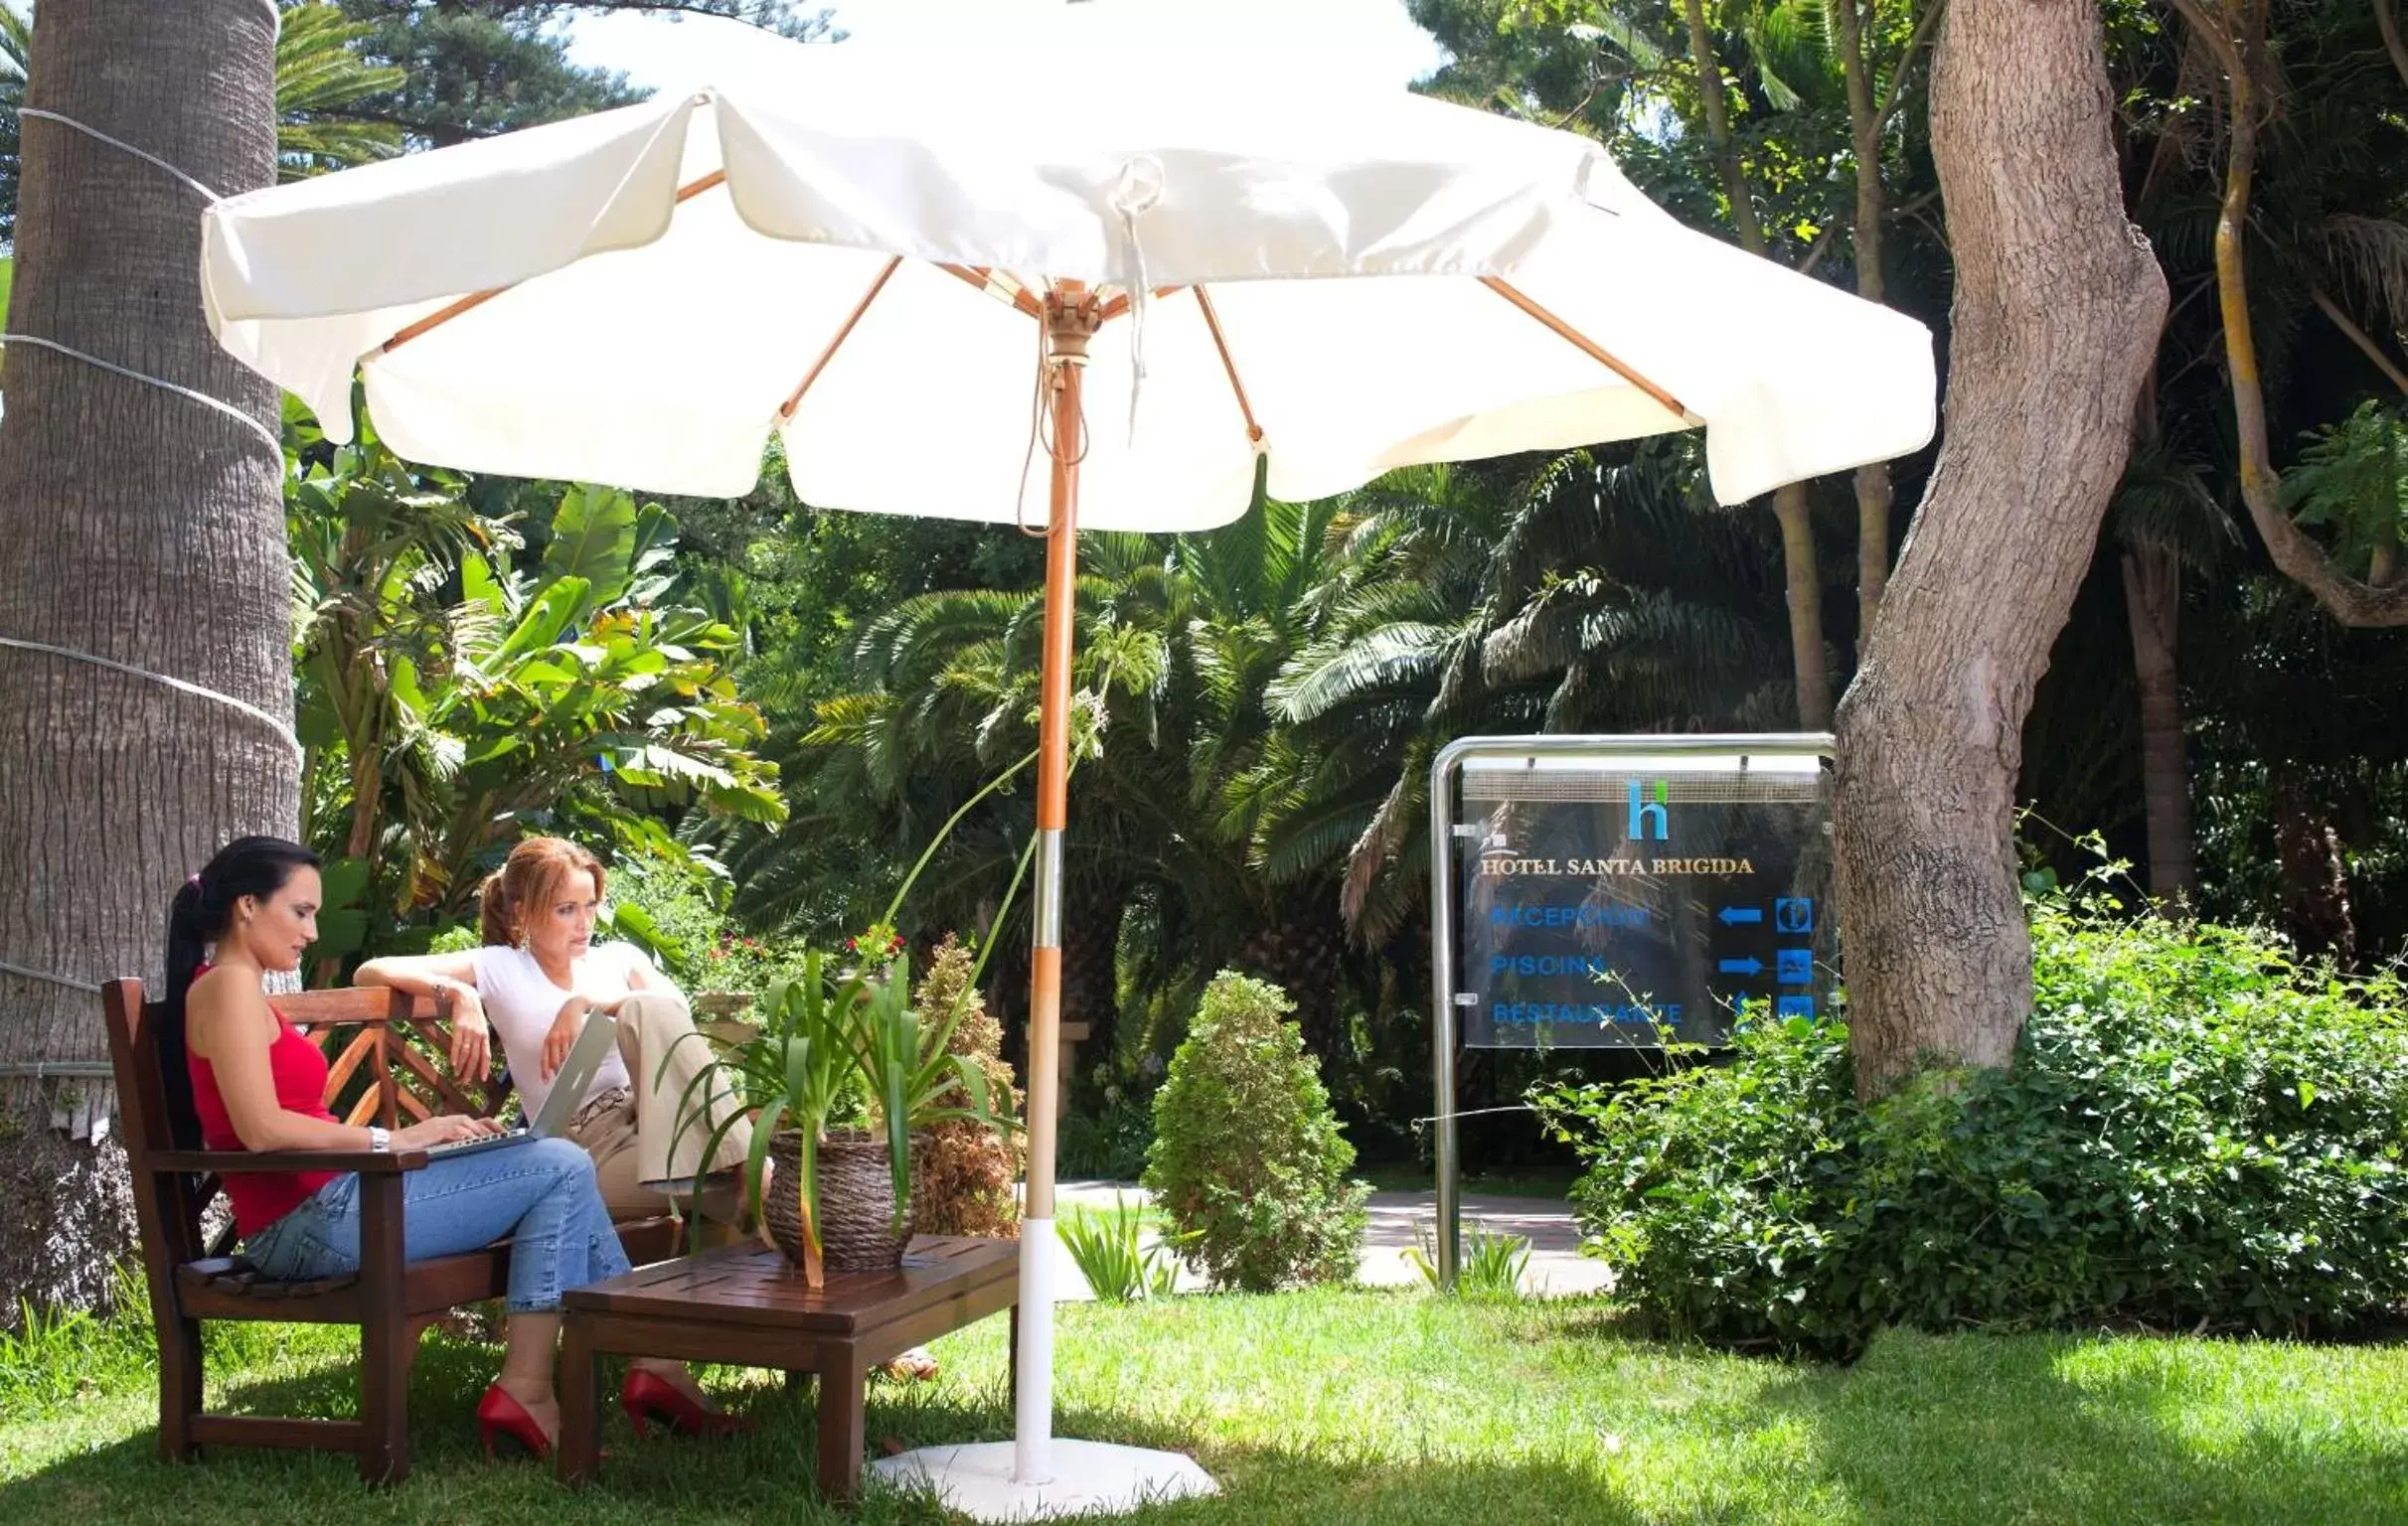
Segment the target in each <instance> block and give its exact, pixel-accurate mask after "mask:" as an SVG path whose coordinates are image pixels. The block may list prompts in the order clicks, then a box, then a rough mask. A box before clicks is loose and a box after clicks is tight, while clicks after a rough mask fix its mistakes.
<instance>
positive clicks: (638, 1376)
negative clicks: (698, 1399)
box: [619, 1367, 753, 1436]
mask: <svg viewBox="0 0 2408 1526" xmlns="http://www.w3.org/2000/svg"><path fill="white" fill-rule="evenodd" d="M619 1408H621V1409H623V1410H625V1411H626V1412H627V1418H628V1420H630V1421H632V1422H633V1423H634V1424H635V1434H636V1435H638V1436H643V1435H645V1434H647V1433H646V1430H645V1425H646V1423H647V1422H649V1421H659V1422H661V1423H662V1424H664V1425H666V1426H668V1427H669V1429H670V1430H672V1431H676V1432H679V1433H681V1434H682V1435H686V1436H733V1435H739V1434H741V1433H743V1432H747V1431H750V1430H751V1429H752V1428H753V1423H752V1421H750V1420H748V1419H746V1418H745V1417H743V1416H741V1415H730V1414H727V1413H726V1412H725V1411H723V1410H708V1409H705V1408H703V1406H701V1405H699V1404H697V1403H695V1402H694V1401H693V1400H692V1399H690V1398H688V1397H687V1396H686V1395H685V1394H683V1393H680V1392H679V1391H678V1387H677V1385H676V1384H674V1383H672V1382H670V1381H669V1380H668V1379H667V1378H664V1377H662V1376H661V1375H660V1374H659V1373H657V1372H647V1371H645V1370H644V1369H643V1368H641V1367H631V1368H629V1369H628V1370H627V1381H626V1382H624V1383H622V1384H620V1385H619Z"/></svg>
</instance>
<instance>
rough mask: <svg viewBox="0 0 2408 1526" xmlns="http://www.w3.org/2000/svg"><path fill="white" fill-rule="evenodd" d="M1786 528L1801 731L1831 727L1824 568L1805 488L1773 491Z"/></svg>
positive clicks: (1786, 579)
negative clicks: (1825, 628) (1816, 543)
mask: <svg viewBox="0 0 2408 1526" xmlns="http://www.w3.org/2000/svg"><path fill="white" fill-rule="evenodd" d="M1773 518H1774V519H1775V520H1776V521H1778V522H1779V523H1780V526H1781V576H1782V583H1783V585H1784V588H1785V590H1786V592H1787V595H1788V600H1789V650H1790V673H1791V677H1792V678H1793V679H1795V680H1796V682H1797V687H1798V728H1799V729H1800V730H1802V731H1822V730H1825V729H1827V728H1829V727H1830V725H1831V661H1830V658H1829V657H1828V655H1827V654H1826V653H1825V652H1824V650H1823V567H1822V563H1821V562H1820V561H1818V560H1817V559H1816V557H1815V517H1814V512H1813V510H1812V509H1811V508H1810V507H1809V506H1808V504H1807V498H1806V484H1805V483H1802V482H1792V483H1786V484H1784V485H1782V486H1781V487H1779V488H1776V489H1774V490H1773Z"/></svg>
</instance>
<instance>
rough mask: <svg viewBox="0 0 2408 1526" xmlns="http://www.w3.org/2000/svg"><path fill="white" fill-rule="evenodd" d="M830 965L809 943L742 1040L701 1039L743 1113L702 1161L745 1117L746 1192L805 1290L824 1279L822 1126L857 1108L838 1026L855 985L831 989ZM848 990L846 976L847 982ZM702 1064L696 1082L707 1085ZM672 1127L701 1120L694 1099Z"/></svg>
mask: <svg viewBox="0 0 2408 1526" xmlns="http://www.w3.org/2000/svg"><path fill="white" fill-rule="evenodd" d="M831 984H832V982H831V979H830V972H829V971H828V969H827V966H826V962H825V961H824V960H823V958H822V957H821V955H820V954H819V952H818V951H817V950H811V951H808V952H806V953H805V954H804V956H803V966H802V970H801V971H800V973H799V974H796V975H792V976H789V977H787V978H785V979H781V980H778V981H775V982H772V983H771V984H770V986H769V988H768V990H766V991H765V992H762V993H761V996H760V999H759V1001H758V1002H757V1003H756V1004H755V1007H754V1012H755V1016H756V1017H757V1019H758V1022H757V1026H754V1027H753V1028H752V1029H751V1030H750V1031H749V1032H747V1033H746V1034H745V1035H744V1036H743V1037H741V1038H739V1039H735V1040H733V1041H730V1040H728V1039H725V1038H720V1037H714V1038H713V1039H711V1040H708V1041H709V1042H711V1043H713V1044H714V1045H715V1047H717V1048H718V1050H719V1053H720V1070H721V1073H722V1075H723V1076H724V1078H725V1081H726V1084H728V1085H730V1086H732V1087H733V1088H734V1090H735V1093H736V1096H737V1098H738V1100H739V1102H740V1103H741V1111H740V1112H736V1113H729V1114H727V1115H726V1116H725V1117H724V1118H723V1119H722V1121H721V1123H720V1124H719V1126H718V1127H717V1128H716V1129H714V1130H713V1131H712V1134H711V1137H710V1139H709V1140H707V1141H706V1142H705V1144H704V1146H703V1154H704V1157H705V1158H710V1157H711V1155H712V1154H713V1153H714V1152H716V1151H717V1150H718V1148H719V1145H720V1142H721V1140H722V1139H723V1138H725V1136H726V1133H727V1131H728V1130H729V1129H731V1128H733V1127H734V1126H735V1120H736V1119H737V1118H741V1117H748V1118H749V1119H750V1120H751V1123H752V1148H751V1152H750V1154H749V1155H748V1156H747V1157H746V1159H745V1162H744V1187H745V1194H746V1199H747V1201H748V1203H749V1205H750V1206H751V1208H752V1209H753V1211H754V1213H755V1214H757V1215H758V1216H759V1218H760V1220H761V1222H762V1223H763V1224H765V1225H766V1226H767V1227H768V1229H769V1233H770V1237H771V1238H772V1239H774V1240H776V1241H777V1242H778V1244H779V1248H780V1249H782V1250H784V1251H785V1252H786V1254H787V1255H788V1256H789V1257H790V1258H791V1259H792V1260H793V1261H794V1263H795V1264H796V1265H797V1266H799V1267H801V1268H802V1271H803V1278H804V1280H805V1281H806V1282H807V1283H809V1284H810V1285H811V1286H812V1287H814V1288H817V1287H820V1286H822V1285H823V1284H824V1283H825V1282H826V1280H827V1267H826V1255H825V1247H824V1240H823V1236H822V1233H821V1226H820V1211H819V1206H820V1163H821V1162H820V1145H821V1144H822V1142H823V1141H825V1140H826V1138H827V1136H828V1131H829V1126H830V1124H831V1123H832V1122H834V1121H835V1120H837V1119H839V1118H841V1117H843V1116H844V1115H845V1114H846V1113H847V1112H849V1111H851V1109H852V1107H853V1106H856V1105H858V1099H859V1096H860V1090H859V1083H858V1081H857V1080H856V1078H857V1077H858V1076H859V1074H860V1071H859V1067H858V1064H857V1062H856V1060H855V1058H854V1049H853V1045H852V1043H851V1042H850V1041H849V1037H848V1034H847V1032H846V1019H845V1015H844V1009H845V1008H846V1007H848V1006H850V1005H852V1004H854V1002H855V1001H856V1000H858V996H859V993H858V992H857V991H854V990H837V991H832V990H831ZM845 984H846V985H847V986H848V987H850V986H851V985H852V984H853V983H851V982H848V983H845ZM712 1074H713V1073H712V1072H711V1071H709V1070H706V1071H704V1072H703V1073H702V1074H701V1075H699V1076H697V1077H696V1079H695V1085H696V1086H698V1087H699V1086H703V1085H708V1084H710V1078H711V1076H712ZM679 1117H680V1124H679V1131H678V1132H679V1133H680V1134H683V1133H684V1132H685V1131H686V1130H687V1129H690V1128H694V1127H697V1126H700V1125H701V1124H702V1123H703V1121H704V1119H705V1118H706V1117H707V1115H706V1114H705V1112H704V1111H703V1109H702V1108H701V1107H700V1106H699V1105H697V1103H696V1101H695V1099H693V1098H686V1099H682V1100H681V1103H680V1108H679ZM773 1156H774V1157H775V1158H776V1160H777V1170H776V1173H775V1174H776V1176H777V1177H778V1178H779V1179H778V1180H776V1181H775V1183H774V1186H775V1191H776V1195H775V1197H774V1198H769V1197H767V1196H766V1194H764V1192H763V1182H764V1178H765V1175H766V1173H765V1172H764V1171H763V1169H762V1167H763V1166H764V1164H765V1163H766V1162H768V1161H769V1160H770V1159H771V1158H772V1157H773Z"/></svg>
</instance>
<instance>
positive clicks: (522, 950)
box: [518, 927, 527, 954]
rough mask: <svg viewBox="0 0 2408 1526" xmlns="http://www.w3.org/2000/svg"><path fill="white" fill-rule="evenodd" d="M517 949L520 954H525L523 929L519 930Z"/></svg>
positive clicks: (524, 932)
mask: <svg viewBox="0 0 2408 1526" xmlns="http://www.w3.org/2000/svg"><path fill="white" fill-rule="evenodd" d="M518 949H519V952H520V953H521V954H524V953H526V952H527V929H525V928H523V927H522V928H520V929H519V943H518Z"/></svg>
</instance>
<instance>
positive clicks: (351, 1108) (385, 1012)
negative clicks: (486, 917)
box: [101, 981, 678, 1483]
mask: <svg viewBox="0 0 2408 1526" xmlns="http://www.w3.org/2000/svg"><path fill="white" fill-rule="evenodd" d="M101 1001H102V1006H103V1009H104V1015H105V1017H106V1019H107V1023H108V1047H109V1057H110V1060H111V1062H112V1064H113V1066H114V1069H115V1072H116V1082H117V1095H118V1099H119V1101H118V1107H119V1113H120V1117H121V1120H122V1129H123V1136H124V1144H125V1154H126V1162H127V1164H128V1166H129V1167H130V1169H131V1171H132V1173H133V1188H134V1212H135V1215H136V1218H137V1219H138V1221H139V1223H140V1226H141V1232H142V1270H143V1272H144V1274H145V1277H146V1279H147V1281H148V1283H149V1286H150V1305H151V1317H152V1320H153V1322H154V1323H156V1325H157V1326H158V1332H159V1451H160V1454H161V1455H162V1456H165V1457H167V1458H169V1459H171V1460H175V1461H185V1460H189V1459H191V1458H192V1457H193V1456H194V1455H196V1454H197V1452H198V1450H199V1449H200V1448H202V1447H204V1446H211V1445H223V1446H241V1447H299V1448H311V1449H316V1450H330V1451H350V1452H355V1453H357V1454H358V1456H359V1459H360V1476H361V1477H362V1478H364V1479H367V1480H369V1481H370V1482H375V1483H397V1482H399V1481H401V1479H402V1478H403V1477H405V1476H406V1475H407V1474H408V1472H409V1435H408V1406H407V1386H406V1385H407V1375H408V1371H409V1360H408V1358H409V1354H410V1353H409V1349H408V1346H409V1338H410V1337H409V1325H410V1321H411V1319H412V1317H413V1316H422V1315H432V1314H439V1313H442V1312H443V1311H445V1310H447V1309H451V1308H456V1307H458V1306H460V1305H462V1304H468V1303H479V1302H483V1301H485V1300H486V1299H489V1298H498V1297H503V1295H504V1294H505V1292H506V1291H507V1289H508V1286H509V1269H510V1245H509V1242H508V1241H500V1242H497V1243H495V1244H493V1245H490V1246H487V1247H485V1248H484V1249H483V1250H479V1251H474V1252H471V1253H469V1254H467V1255H464V1256H446V1257H442V1258H440V1259H437V1260H432V1261H421V1262H416V1263H404V1262H403V1260H402V1259H401V1256H402V1246H401V1178H402V1174H403V1173H404V1172H407V1171H414V1170H420V1169H423V1168H424V1167H425V1164H426V1152H425V1151H424V1150H401V1151H395V1152H390V1153H383V1154H378V1153H372V1152H369V1151H366V1150H361V1151H356V1152H355V1151H326V1150H278V1151H273V1152H251V1151H239V1150H238V1151H227V1150H204V1149H202V1148H200V1147H199V1146H200V1141H198V1140H189V1139H177V1138H175V1137H174V1135H173V1132H172V1130H171V1126H170V1123H169V1118H170V1115H169V1113H168V1110H167V1088H166V1078H165V1076H164V1074H163V1071H162V1068H161V1065H160V1060H159V1049H158V1043H157V1029H156V1028H155V1027H154V1026H153V1024H154V1023H155V1022H156V1021H157V1020H158V1017H159V1013H160V1006H159V1003H157V1002H155V1001H147V1000H145V999H144V994H143V990H142V983H141V982H140V981H114V982H111V983H110V984H109V986H108V987H107V989H106V990H105V991H104V992H102V993H101ZM275 1005H276V1009H277V1010H278V1011H280V1012H282V1013H283V1014H284V1015H285V1016H286V1017H287V1018H289V1019H290V1020H291V1021H292V1022H293V1023H295V1024H296V1025H299V1026H301V1027H303V1028H304V1029H305V1030H306V1031H307V1032H308V1034H309V1036H310V1037H311V1038H312V1039H313V1040H314V1041H315V1042H316V1043H317V1044H318V1045H319V1047H320V1048H322V1049H324V1050H325V1051H326V1054H327V1059H328V1076H327V1085H326V1106H327V1110H328V1111H329V1112H331V1113H333V1114H334V1115H335V1116H336V1117H338V1118H340V1119H342V1120H344V1121H345V1122H346V1123H350V1124H354V1125H359V1124H367V1123H370V1122H376V1123H379V1124H381V1125H383V1126H384V1127H386V1128H388V1129H391V1128H398V1127H401V1125H403V1124H404V1123H410V1122H415V1121H417V1120H419V1119H424V1118H428V1117H431V1116H433V1115H434V1114H436V1113H470V1114H475V1115H478V1116H480V1117H490V1116H492V1115H493V1114H494V1113H495V1112H496V1111H498V1110H499V1109H500V1108H501V1107H502V1105H503V1104H504V1103H505V1102H506V1101H507V1100H508V1098H509V1095H510V1088H509V1086H508V1084H507V1082H487V1083H485V1084H482V1085H476V1086H474V1087H473V1088H472V1086H471V1085H470V1084H469V1083H467V1082H465V1081H464V1080H462V1079H461V1078H456V1077H453V1076H449V1075H447V1074H445V1069H444V1066H443V1064H442V1062H441V1061H440V1060H439V1059H435V1058H431V1057H430V1055H440V1054H441V1053H443V1046H442V1043H441V1037H440V1030H441V1022H440V1019H439V1018H438V1017H437V1015H436V1014H435V1012H434V1010H433V1007H432V1003H430V1002H428V1001H426V1000H424V999H423V998H412V997H410V996H408V995H405V994H403V993H402V992H397V991H387V990H383V989H363V990H350V991H326V992H307V993H304V994H299V995H280V996H277V997H276V998H275ZM230 1170H276V1171H356V1172H358V1173H359V1176H360V1270H359V1272H358V1273H357V1274H356V1275H354V1276H348V1277H336V1278H327V1279H324V1280H320V1281H315V1282H304V1283H281V1282H275V1281H271V1280H268V1279H265V1278H262V1277H260V1276H259V1275H258V1274H257V1272H256V1271H255V1270H253V1269H252V1268H251V1266H250V1264H249V1263H248V1262H246V1261H244V1260H243V1259H242V1258H241V1257H240V1256H236V1255H232V1254H230V1252H231V1250H232V1247H233V1243H234V1235H233V1231H232V1229H231V1228H228V1229H226V1230H223V1231H221V1232H220V1234H219V1235H218V1236H217V1238H216V1239H215V1241H214V1242H208V1243H205V1241H204V1238H203V1229H202V1215H203V1213H204V1212H205V1210H207V1209H208V1207H209V1205H210V1203H211V1201H212V1200H213V1199H215V1198H216V1197H217V1195H218V1191H219V1178H220V1176H221V1175H222V1174H223V1173H224V1172H226V1171H230ZM618 1231H619V1241H620V1243H621V1244H622V1245H623V1246H625V1248H626V1251H627V1259H628V1260H629V1261H631V1262H633V1263H635V1264H637V1265H639V1266H640V1265H643V1264H646V1263H649V1262H654V1261H660V1260H663V1259H665V1258H667V1257H669V1256H672V1255H675V1254H676V1252H677V1249H678V1232H677V1225H676V1223H675V1222H674V1221H673V1220H671V1219H670V1218H668V1217H667V1216H666V1215H664V1216H661V1217H656V1218H646V1219H636V1220H626V1221H622V1222H621V1223H620V1224H619V1225H618ZM204 1319H253V1320H277V1321H283V1322H287V1323H300V1324H356V1325H358V1326H359V1327H360V1416H359V1419H357V1420H349V1421H338V1420H288V1419H269V1418H265V1417H258V1416H248V1415H213V1414H208V1413H206V1412H204V1411H203V1409H202V1408H201V1377H202V1372H201V1360H202V1359H201V1321H202V1320H204Z"/></svg>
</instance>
